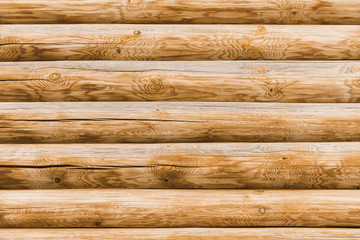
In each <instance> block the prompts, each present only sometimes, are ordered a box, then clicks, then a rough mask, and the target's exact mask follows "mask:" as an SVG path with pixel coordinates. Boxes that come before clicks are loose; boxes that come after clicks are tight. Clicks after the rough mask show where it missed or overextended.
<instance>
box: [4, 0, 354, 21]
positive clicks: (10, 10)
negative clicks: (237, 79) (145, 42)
mask: <svg viewBox="0 0 360 240" xmlns="http://www.w3.org/2000/svg"><path fill="white" fill-rule="evenodd" d="M359 12H360V4H359V2H358V1H356V0H326V1H324V0H322V1H319V0H302V1H296V0H291V1H289V0H286V1H285V0H232V1H227V0H211V1H207V0H182V1H178V0H101V1H91V0H77V1H76V2H74V1H73V0H56V1H47V0H32V1H27V0H1V1H0V23H1V24H4V23H18V24H19V23H200V24H202V23H243V24H244V23H245V24H247V23H253V24H269V23H270V24H271V23H272V24H359V23H360V15H359Z"/></svg>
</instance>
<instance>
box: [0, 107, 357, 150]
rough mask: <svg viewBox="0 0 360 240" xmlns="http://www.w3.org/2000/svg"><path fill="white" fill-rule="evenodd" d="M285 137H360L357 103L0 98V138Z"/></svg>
mask: <svg viewBox="0 0 360 240" xmlns="http://www.w3.org/2000/svg"><path fill="white" fill-rule="evenodd" d="M288 141H289V142H318V141H319V142H336V141H360V105H359V104H351V103H349V104H346V103H343V104H321V103H303V104H301V103H291V104H289V103H218V102H215V103H191V102H178V103H176V102H107V103H106V102H78V103H71V102H66V103H0V143H121V142H127V143H154V142H163V143H165V142H288Z"/></svg>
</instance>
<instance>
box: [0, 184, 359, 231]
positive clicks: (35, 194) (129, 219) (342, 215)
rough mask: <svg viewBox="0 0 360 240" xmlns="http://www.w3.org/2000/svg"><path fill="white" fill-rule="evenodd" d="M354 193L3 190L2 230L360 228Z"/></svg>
mask: <svg viewBox="0 0 360 240" xmlns="http://www.w3.org/2000/svg"><path fill="white" fill-rule="evenodd" d="M359 207H360V191H357V190H179V189H177V190H146V189H141V190H140V189H137V190H134V189H131V190H129V189H127V190H124V189H123V190H105V189H95V190H88V189H86V190H85V189H76V190H1V191H0V227H7V228H13V227H17V228H19V227H21V228H43V227H46V228H55V227H65V228H66V227H152V228H154V227H155V228H156V227H246V226H254V227H256V226H264V227H273V226H288V227H290V226H297V227H301V226H304V227H305V226H306V227H359V226H360V215H359Z"/></svg>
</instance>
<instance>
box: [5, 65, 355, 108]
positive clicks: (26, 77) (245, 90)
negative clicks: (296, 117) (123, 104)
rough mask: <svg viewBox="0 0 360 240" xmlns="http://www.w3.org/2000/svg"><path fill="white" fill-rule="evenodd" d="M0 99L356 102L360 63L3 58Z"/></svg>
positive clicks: (9, 100) (7, 100) (14, 100)
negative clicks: (20, 59)
mask: <svg viewBox="0 0 360 240" xmlns="http://www.w3.org/2000/svg"><path fill="white" fill-rule="evenodd" d="M0 101H3V102H27V101H31V102H39V101H45V102H61V101H199V102H200V101H203V102H204V101H205V102H215V101H220V102H287V103H294V102H309V103H311V102H314V103H315V102H317V103H332V102H333V103H347V102H360V62H359V61H310V62H308V61H305V62H303V61H285V62H275V61H256V62H254V61H240V62H228V61H226V62H225V61H220V62H196V63H193V62H186V61H185V62H168V61H160V62H136V63H134V62H128V61H121V62H117V61H81V62H77V61H73V62H16V63H0Z"/></svg>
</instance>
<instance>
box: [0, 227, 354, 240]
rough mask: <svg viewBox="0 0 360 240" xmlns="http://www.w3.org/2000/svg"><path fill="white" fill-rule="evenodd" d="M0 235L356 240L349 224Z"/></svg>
mask: <svg viewBox="0 0 360 240" xmlns="http://www.w3.org/2000/svg"><path fill="white" fill-rule="evenodd" d="M0 234H1V237H2V239H12V240H23V239H40V240H52V239H61V240H67V239H81V240H97V239H124V240H155V239H158V240H209V239H212V240H215V239H216V240H220V239H224V240H253V239H254V240H314V239H322V240H324V239H333V240H358V239H359V238H360V229H351V228H180V229H177V228H152V229H144V228H119V229H109V228H100V229H99V228H96V229H94V228H93V229H0Z"/></svg>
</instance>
